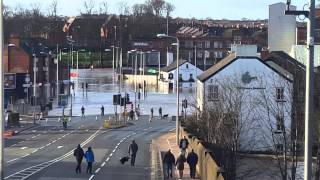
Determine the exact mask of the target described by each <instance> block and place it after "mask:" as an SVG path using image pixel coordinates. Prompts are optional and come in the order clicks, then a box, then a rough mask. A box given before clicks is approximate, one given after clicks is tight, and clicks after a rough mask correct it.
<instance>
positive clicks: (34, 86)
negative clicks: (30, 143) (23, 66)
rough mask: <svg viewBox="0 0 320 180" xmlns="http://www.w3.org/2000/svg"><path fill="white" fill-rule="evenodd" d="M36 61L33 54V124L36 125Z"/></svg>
mask: <svg viewBox="0 0 320 180" xmlns="http://www.w3.org/2000/svg"><path fill="white" fill-rule="evenodd" d="M37 61H38V58H37V57H36V55H35V54H33V123H34V124H35V123H36V104H37V98H36V90H37V88H36V85H37V71H38V68H37Z"/></svg>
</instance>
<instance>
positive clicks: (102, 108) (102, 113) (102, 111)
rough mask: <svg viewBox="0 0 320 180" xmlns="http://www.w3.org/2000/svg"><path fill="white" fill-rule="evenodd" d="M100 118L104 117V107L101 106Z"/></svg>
mask: <svg viewBox="0 0 320 180" xmlns="http://www.w3.org/2000/svg"><path fill="white" fill-rule="evenodd" d="M101 116H104V107H103V105H102V106H101Z"/></svg>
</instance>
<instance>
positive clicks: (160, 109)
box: [159, 107, 162, 119]
mask: <svg viewBox="0 0 320 180" xmlns="http://www.w3.org/2000/svg"><path fill="white" fill-rule="evenodd" d="M159 116H160V118H161V119H162V108H161V107H160V108H159Z"/></svg>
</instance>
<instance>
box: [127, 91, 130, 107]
mask: <svg viewBox="0 0 320 180" xmlns="http://www.w3.org/2000/svg"><path fill="white" fill-rule="evenodd" d="M129 102H130V95H129V94H128V93H127V94H126V103H127V104H129Z"/></svg>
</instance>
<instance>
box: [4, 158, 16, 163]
mask: <svg viewBox="0 0 320 180" xmlns="http://www.w3.org/2000/svg"><path fill="white" fill-rule="evenodd" d="M16 160H18V158H15V159H11V160H10V161H7V163H10V162H13V161H16Z"/></svg>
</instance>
